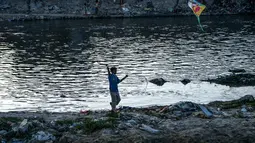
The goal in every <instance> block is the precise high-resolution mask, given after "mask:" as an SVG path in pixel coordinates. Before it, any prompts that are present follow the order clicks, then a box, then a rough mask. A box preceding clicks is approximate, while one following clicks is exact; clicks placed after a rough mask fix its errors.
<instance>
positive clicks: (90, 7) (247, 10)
mask: <svg viewBox="0 0 255 143" xmlns="http://www.w3.org/2000/svg"><path fill="white" fill-rule="evenodd" d="M200 2H201V3H203V4H205V5H206V9H205V11H204V12H203V13H202V15H229V14H254V13H255V11H254V10H255V2H254V0H250V1H245V0H241V1H240V0H234V1H231V2H230V1H219V0H212V1H207V0H203V1H200ZM192 14H193V13H192V10H191V9H190V8H189V7H188V5H187V1H186V0H171V1H158V0H125V1H122V0H121V1H119V0H110V1H100V0H98V1H95V0H86V1H84V0H76V1H70V0H63V1H61V2H59V1H42V0H22V1H20V0H2V1H0V21H6V20H7V21H12V20H21V21H22V20H49V19H80V18H116V17H121V18H123V17H154V16H156V17H158V16H178V15H192Z"/></svg>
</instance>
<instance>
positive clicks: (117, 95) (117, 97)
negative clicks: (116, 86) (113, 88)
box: [116, 93, 121, 105]
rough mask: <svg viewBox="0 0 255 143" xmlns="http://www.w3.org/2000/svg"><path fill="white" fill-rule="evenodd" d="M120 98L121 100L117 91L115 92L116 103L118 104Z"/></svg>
mask: <svg viewBox="0 0 255 143" xmlns="http://www.w3.org/2000/svg"><path fill="white" fill-rule="evenodd" d="M120 100H121V99H120V94H119V93H117V94H116V101H117V102H116V105H119V103H120Z"/></svg>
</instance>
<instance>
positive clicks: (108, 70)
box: [106, 65, 111, 76]
mask: <svg viewBox="0 0 255 143" xmlns="http://www.w3.org/2000/svg"><path fill="white" fill-rule="evenodd" d="M106 67H107V72H108V76H109V75H110V74H111V73H110V69H109V67H108V65H106Z"/></svg>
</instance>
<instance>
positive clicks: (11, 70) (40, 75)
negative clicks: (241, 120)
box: [0, 16, 255, 111]
mask: <svg viewBox="0 0 255 143" xmlns="http://www.w3.org/2000/svg"><path fill="white" fill-rule="evenodd" d="M201 23H202V25H203V27H204V30H205V32H202V31H201V30H200V29H199V26H198V25H197V21H196V18H195V17H174V18H135V19H94V20H59V21H58V20H56V21H36V22H0V58H1V60H0V100H1V103H0V104H1V105H0V106H1V109H2V111H7V110H55V109H56V108H58V107H65V108H64V109H62V110H63V111H65V110H69V109H70V110H73V109H83V108H94V107H97V106H96V105H97V104H98V105H99V104H101V103H103V104H107V105H108V101H107V100H108V99H109V96H108V94H109V93H108V81H107V75H106V74H107V72H106V69H105V64H109V65H110V66H117V67H118V68H119V71H118V73H119V77H122V76H124V75H125V74H129V78H128V79H127V80H126V81H125V82H123V83H122V85H120V89H121V92H122V94H123V95H125V96H126V100H124V101H123V102H124V103H125V102H126V103H130V104H131V103H134V104H136V105H137V103H136V102H137V101H134V100H135V99H136V97H135V98H134V97H133V96H138V94H139V95H140V93H141V92H143V98H144V97H146V98H147V99H150V100H151V99H153V98H150V97H154V96H156V95H160V96H163V97H166V96H174V97H177V96H182V95H184V94H185V93H184V92H181V91H183V90H182V89H180V91H179V92H177V91H175V89H176V88H174V89H172V87H179V85H178V81H179V80H181V79H183V78H189V79H192V80H193V81H195V83H196V82H198V83H199V80H201V79H206V78H209V77H216V76H218V75H220V74H223V73H226V72H227V71H228V69H231V68H244V69H245V70H246V71H248V72H252V73H254V72H255V67H254V63H255V48H254V47H255V17H254V16H221V17H201ZM155 77H163V78H165V79H167V80H168V81H170V83H169V84H167V85H166V86H164V87H163V88H162V89H161V87H154V86H153V85H150V84H149V85H148V87H147V82H146V80H147V79H152V78H155ZM171 84H172V85H171ZM173 84H177V85H175V86H174V85H173ZM191 86H192V85H191ZM199 86H200V88H201V84H200V85H199ZM202 87H203V85H202ZM206 87H207V86H206ZM147 88H148V89H147ZM223 88H224V89H225V87H223ZM152 89H153V90H152ZM192 89H194V88H192V87H190V88H189V89H186V90H188V91H187V92H189V91H190V90H192ZM203 89H204V90H205V88H203ZM209 89H211V88H209ZM209 89H208V90H209ZM208 90H207V89H206V91H207V92H208ZM211 90H214V89H211ZM229 90H230V89H228V88H227V89H226V91H229ZM232 90H235V91H234V92H237V91H238V94H239V93H240V92H241V93H242V90H244V89H231V94H232V93H233V91H232ZM236 90H237V91H236ZM245 91H247V92H248V93H250V92H254V91H255V90H254V87H250V89H245ZM180 92H181V93H180ZM190 92H191V95H193V96H192V97H193V98H192V99H200V98H201V97H196V96H194V95H195V94H193V93H194V92H196V91H193V90H192V91H190ZM225 93H226V92H225V91H223V92H222V93H219V94H217V95H215V98H213V99H218V98H220V99H221V97H224V96H225V97H226V96H227V95H228V94H229V95H230V96H229V97H228V98H226V99H230V98H231V94H230V93H228V94H225ZM60 96H62V97H64V96H65V98H62V97H60ZM210 96H214V95H210ZM239 96H241V95H239ZM128 97H133V98H128ZM216 97H217V98H216ZM235 97H237V96H235ZM1 98H2V99H1ZM204 98H205V97H204ZM208 98H211V97H208ZM160 100H164V98H160V99H157V102H156V101H155V104H156V103H160V102H161V101H160ZM201 100H202V99H201ZM196 101H200V100H196ZM141 102H142V101H141ZM146 103H148V102H147V101H146ZM150 103H151V104H154V102H153V101H152V102H150ZM13 105H14V106H13ZM131 105H132V104H131ZM141 105H143V104H141ZM146 105H147V104H146ZM100 107H101V106H100ZM1 109H0V110H1Z"/></svg>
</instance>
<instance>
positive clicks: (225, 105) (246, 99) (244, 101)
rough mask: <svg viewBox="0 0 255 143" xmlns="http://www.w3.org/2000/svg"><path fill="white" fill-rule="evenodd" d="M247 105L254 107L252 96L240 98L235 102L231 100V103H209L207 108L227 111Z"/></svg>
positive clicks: (254, 101)
mask: <svg viewBox="0 0 255 143" xmlns="http://www.w3.org/2000/svg"><path fill="white" fill-rule="evenodd" d="M244 104H247V105H253V106H254V105H255V99H254V97H253V96H252V95H245V96H244V97H241V98H239V99H237V100H232V101H214V102H210V103H209V104H208V105H209V106H215V107H220V108H222V109H229V108H236V107H241V106H242V105H244Z"/></svg>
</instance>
